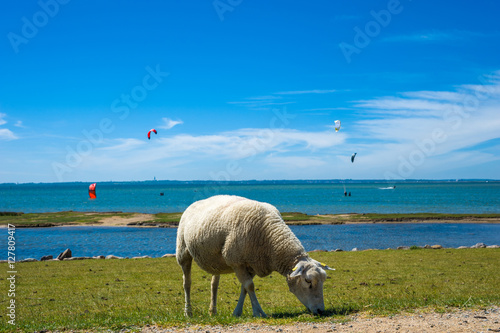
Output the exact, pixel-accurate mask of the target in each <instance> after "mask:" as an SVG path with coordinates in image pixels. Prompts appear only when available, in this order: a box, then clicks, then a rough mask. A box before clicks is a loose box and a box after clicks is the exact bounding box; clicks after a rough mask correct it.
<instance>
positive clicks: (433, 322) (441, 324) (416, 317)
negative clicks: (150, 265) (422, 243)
mask: <svg viewBox="0 0 500 333" xmlns="http://www.w3.org/2000/svg"><path fill="white" fill-rule="evenodd" d="M349 319H350V320H349V321H348V322H345V323H338V322H332V323H296V324H290V325H277V326H273V325H267V324H239V325H235V326H228V327H226V326H190V327H187V328H182V329H180V328H160V327H156V326H147V327H144V328H143V329H142V332H144V333H166V332H208V333H216V332H221V333H227V332H259V333H270V332H303V333H320V332H349V333H351V332H366V333H378V332H398V333H399V332H408V333H410V332H411V333H414V332H417V333H424V332H450V333H458V332H485V333H487V332H500V308H499V307H492V308H491V307H490V308H488V309H486V310H452V311H450V312H448V313H435V312H431V313H425V312H416V313H406V314H399V315H394V316H389V317H366V316H365V315H353V316H351V317H349Z"/></svg>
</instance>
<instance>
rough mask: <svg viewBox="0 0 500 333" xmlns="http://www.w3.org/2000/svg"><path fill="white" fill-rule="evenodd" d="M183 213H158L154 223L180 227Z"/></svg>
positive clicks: (155, 215)
mask: <svg viewBox="0 0 500 333" xmlns="http://www.w3.org/2000/svg"><path fill="white" fill-rule="evenodd" d="M181 215H182V213H158V214H154V220H153V222H154V223H163V224H170V225H178V224H179V221H180V219H181Z"/></svg>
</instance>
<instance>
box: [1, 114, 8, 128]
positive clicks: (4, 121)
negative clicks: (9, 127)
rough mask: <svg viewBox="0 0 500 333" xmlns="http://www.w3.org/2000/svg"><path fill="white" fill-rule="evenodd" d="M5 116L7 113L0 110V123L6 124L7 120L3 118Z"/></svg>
mask: <svg viewBox="0 0 500 333" xmlns="http://www.w3.org/2000/svg"><path fill="white" fill-rule="evenodd" d="M5 117H7V115H6V114H5V113H1V112H0V125H4V124H7V121H6V120H5V119H3V118H5Z"/></svg>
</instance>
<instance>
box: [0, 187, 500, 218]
mask: <svg viewBox="0 0 500 333" xmlns="http://www.w3.org/2000/svg"><path fill="white" fill-rule="evenodd" d="M88 186H89V184H86V183H55V184H19V185H16V184H0V212H1V211H14V212H24V213H42V212H58V211H68V210H73V211H84V212H89V211H96V212H110V211H121V212H137V213H160V212H164V213H169V212H182V211H184V210H185V209H186V208H187V207H188V206H189V205H190V204H191V203H193V202H194V201H197V200H200V199H204V198H207V197H210V196H212V195H217V194H231V195H240V196H244V197H247V198H250V199H254V200H258V201H264V202H268V203H271V204H273V205H274V206H276V207H277V208H278V209H279V210H280V211H282V212H302V213H307V214H341V213H419V212H433V213H476V214H479V213H500V182H419V183H397V184H396V188H392V185H391V186H388V184H387V183H384V182H380V183H377V182H364V183H333V184H332V183H321V182H320V183H313V184H311V183H304V182H303V183H285V184H283V183H277V184H273V183H272V182H255V183H252V184H245V183H222V184H215V183H194V184H193V183H188V184H180V183H176V182H162V181H158V182H118V183H113V182H103V183H98V184H97V199H90V198H89V196H88ZM344 192H345V193H346V194H347V196H346V195H344ZM349 193H350V194H351V195H350V196H349V195H348V194H349ZM162 194H163V195H162Z"/></svg>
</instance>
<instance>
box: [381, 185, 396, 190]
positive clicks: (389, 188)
mask: <svg viewBox="0 0 500 333" xmlns="http://www.w3.org/2000/svg"><path fill="white" fill-rule="evenodd" d="M378 189H379V190H395V189H396V186H389V187H379V188H378Z"/></svg>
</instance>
